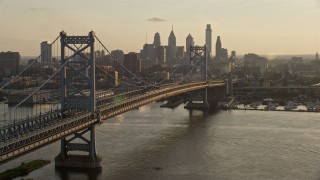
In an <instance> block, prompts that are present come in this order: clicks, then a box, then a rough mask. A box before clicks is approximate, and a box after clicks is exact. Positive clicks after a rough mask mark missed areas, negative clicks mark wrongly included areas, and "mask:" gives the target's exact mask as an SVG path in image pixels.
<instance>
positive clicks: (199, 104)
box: [184, 88, 210, 110]
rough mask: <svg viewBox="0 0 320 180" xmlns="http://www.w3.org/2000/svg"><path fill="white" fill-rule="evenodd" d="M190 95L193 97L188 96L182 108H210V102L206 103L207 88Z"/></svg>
mask: <svg viewBox="0 0 320 180" xmlns="http://www.w3.org/2000/svg"><path fill="white" fill-rule="evenodd" d="M190 96H193V97H189V99H188V102H187V105H186V106H184V108H186V109H188V110H193V109H194V110H208V109H209V108H210V104H209V103H208V88H205V89H204V90H202V91H200V92H196V94H195V95H192V94H191V95H190Z"/></svg>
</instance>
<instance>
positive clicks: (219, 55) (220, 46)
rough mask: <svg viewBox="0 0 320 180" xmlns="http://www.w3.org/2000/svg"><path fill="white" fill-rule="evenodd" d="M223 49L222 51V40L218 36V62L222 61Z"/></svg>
mask: <svg viewBox="0 0 320 180" xmlns="http://www.w3.org/2000/svg"><path fill="white" fill-rule="evenodd" d="M221 49H222V45H221V40H220V36H218V38H217V42H216V60H221V55H222V54H221Z"/></svg>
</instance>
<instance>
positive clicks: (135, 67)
mask: <svg viewBox="0 0 320 180" xmlns="http://www.w3.org/2000/svg"><path fill="white" fill-rule="evenodd" d="M123 65H124V67H126V68H127V69H128V70H129V71H130V72H131V73H137V72H141V60H140V54H138V53H135V52H130V53H128V54H125V55H124V60H123ZM126 73H127V75H130V74H128V72H126Z"/></svg>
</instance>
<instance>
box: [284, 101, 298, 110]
mask: <svg viewBox="0 0 320 180" xmlns="http://www.w3.org/2000/svg"><path fill="white" fill-rule="evenodd" d="M296 108H297V105H296V103H294V102H292V101H289V102H288V103H287V104H286V106H285V107H284V110H286V111H290V110H293V109H296Z"/></svg>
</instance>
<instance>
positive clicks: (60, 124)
mask: <svg viewBox="0 0 320 180" xmlns="http://www.w3.org/2000/svg"><path fill="white" fill-rule="evenodd" d="M221 86H224V82H221V81H210V82H195V83H189V84H183V85H171V86H165V87H161V88H159V89H152V90H138V91H132V92H129V93H124V94H121V95H120V97H121V96H122V97H123V98H122V99H121V98H120V99H119V100H117V101H113V102H112V101H111V100H110V99H111V98H114V97H116V96H117V97H119V95H114V96H111V97H109V98H106V97H105V98H100V100H97V111H96V112H95V113H91V112H81V111H77V110H70V111H68V112H66V113H62V112H60V110H55V111H51V112H48V113H46V114H42V115H40V116H37V117H33V118H30V119H26V120H23V121H19V122H15V123H13V124H10V125H7V126H4V127H1V128H0V164H3V163H5V162H7V161H10V160H12V159H14V158H16V157H19V156H21V155H23V154H27V153H29V152H31V151H34V150H36V149H38V148H40V147H43V146H45V145H48V144H50V143H53V142H55V141H57V140H60V139H61V138H63V137H66V136H68V135H71V134H74V133H76V132H78V131H80V130H83V129H85V128H88V127H90V126H93V125H95V124H97V123H99V122H101V120H104V119H108V118H111V117H114V116H116V115H119V114H121V113H124V112H127V111H130V110H132V109H134V108H137V107H140V106H143V105H146V104H149V103H151V102H154V101H158V100H162V99H166V98H168V97H171V96H175V95H178V94H183V93H186V92H191V91H195V90H199V89H204V88H207V87H210V88H214V87H221ZM128 94H129V95H128Z"/></svg>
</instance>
